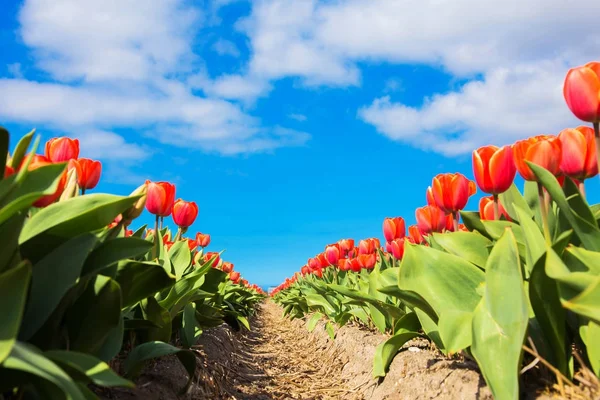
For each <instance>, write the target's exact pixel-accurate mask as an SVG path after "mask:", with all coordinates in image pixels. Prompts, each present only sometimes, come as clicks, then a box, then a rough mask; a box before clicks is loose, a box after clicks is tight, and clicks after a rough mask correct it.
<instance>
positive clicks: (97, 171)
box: [69, 158, 102, 191]
mask: <svg viewBox="0 0 600 400" xmlns="http://www.w3.org/2000/svg"><path fill="white" fill-rule="evenodd" d="M69 169H75V171H76V172H77V184H78V185H79V187H80V188H81V189H83V190H84V191H85V190H87V189H93V188H95V187H96V185H98V181H100V175H101V174H102V163H101V162H100V161H96V160H91V159H89V158H80V159H78V160H75V159H73V160H69Z"/></svg>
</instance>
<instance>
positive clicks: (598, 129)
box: [592, 121, 600, 166]
mask: <svg viewBox="0 0 600 400" xmlns="http://www.w3.org/2000/svg"><path fill="white" fill-rule="evenodd" d="M592 124H593V125H594V136H595V137H596V158H597V160H598V166H600V122H598V121H596V122H592Z"/></svg>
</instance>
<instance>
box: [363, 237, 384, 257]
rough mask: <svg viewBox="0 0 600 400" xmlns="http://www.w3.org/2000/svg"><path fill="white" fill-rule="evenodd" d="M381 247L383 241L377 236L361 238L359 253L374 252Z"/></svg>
mask: <svg viewBox="0 0 600 400" xmlns="http://www.w3.org/2000/svg"><path fill="white" fill-rule="evenodd" d="M380 247H381V243H380V242H379V239H377V238H370V239H364V240H361V241H360V242H359V243H358V254H359V255H361V254H374V253H375V252H376V251H377V249H379V248H380Z"/></svg>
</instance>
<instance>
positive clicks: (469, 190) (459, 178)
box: [432, 173, 477, 213]
mask: <svg viewBox="0 0 600 400" xmlns="http://www.w3.org/2000/svg"><path fill="white" fill-rule="evenodd" d="M432 191H433V198H434V200H435V203H436V205H437V206H438V207H439V208H441V209H442V210H443V211H445V212H446V213H456V212H458V211H460V210H462V209H463V208H465V206H466V205H467V202H468V201H469V197H471V196H472V195H474V194H475V192H476V191H477V188H476V187H475V182H473V181H471V180H469V179H467V177H465V176H464V175H462V174H459V173H456V174H439V175H437V176H436V177H435V178H433V182H432Z"/></svg>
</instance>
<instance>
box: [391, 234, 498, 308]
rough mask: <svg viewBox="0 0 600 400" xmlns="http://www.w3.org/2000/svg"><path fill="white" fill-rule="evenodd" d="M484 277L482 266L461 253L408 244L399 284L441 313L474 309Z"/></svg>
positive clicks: (401, 287)
mask: <svg viewBox="0 0 600 400" xmlns="http://www.w3.org/2000/svg"><path fill="white" fill-rule="evenodd" d="M488 263H489V259H488ZM484 278H485V276H484V273H483V271H482V270H481V269H479V268H477V267H476V266H475V265H473V264H471V263H470V262H468V261H466V260H463V259H462V258H460V257H458V256H455V255H453V254H449V253H445V252H442V251H439V250H435V249H432V248H429V247H426V246H417V245H408V246H406V248H405V250H404V258H403V259H402V265H401V266H400V277H399V279H398V285H399V287H400V289H402V290H409V291H413V292H416V293H417V294H418V295H420V296H421V297H422V298H423V299H425V301H426V302H427V303H428V304H429V305H430V306H431V308H433V309H434V310H435V312H436V314H437V315H438V316H439V315H441V314H442V313H443V312H445V311H446V310H459V311H467V312H470V311H473V309H475V307H476V305H477V303H478V302H479V299H480V298H481V296H480V295H479V294H478V293H477V288H478V287H479V286H480V285H482V283H483V281H484Z"/></svg>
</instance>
